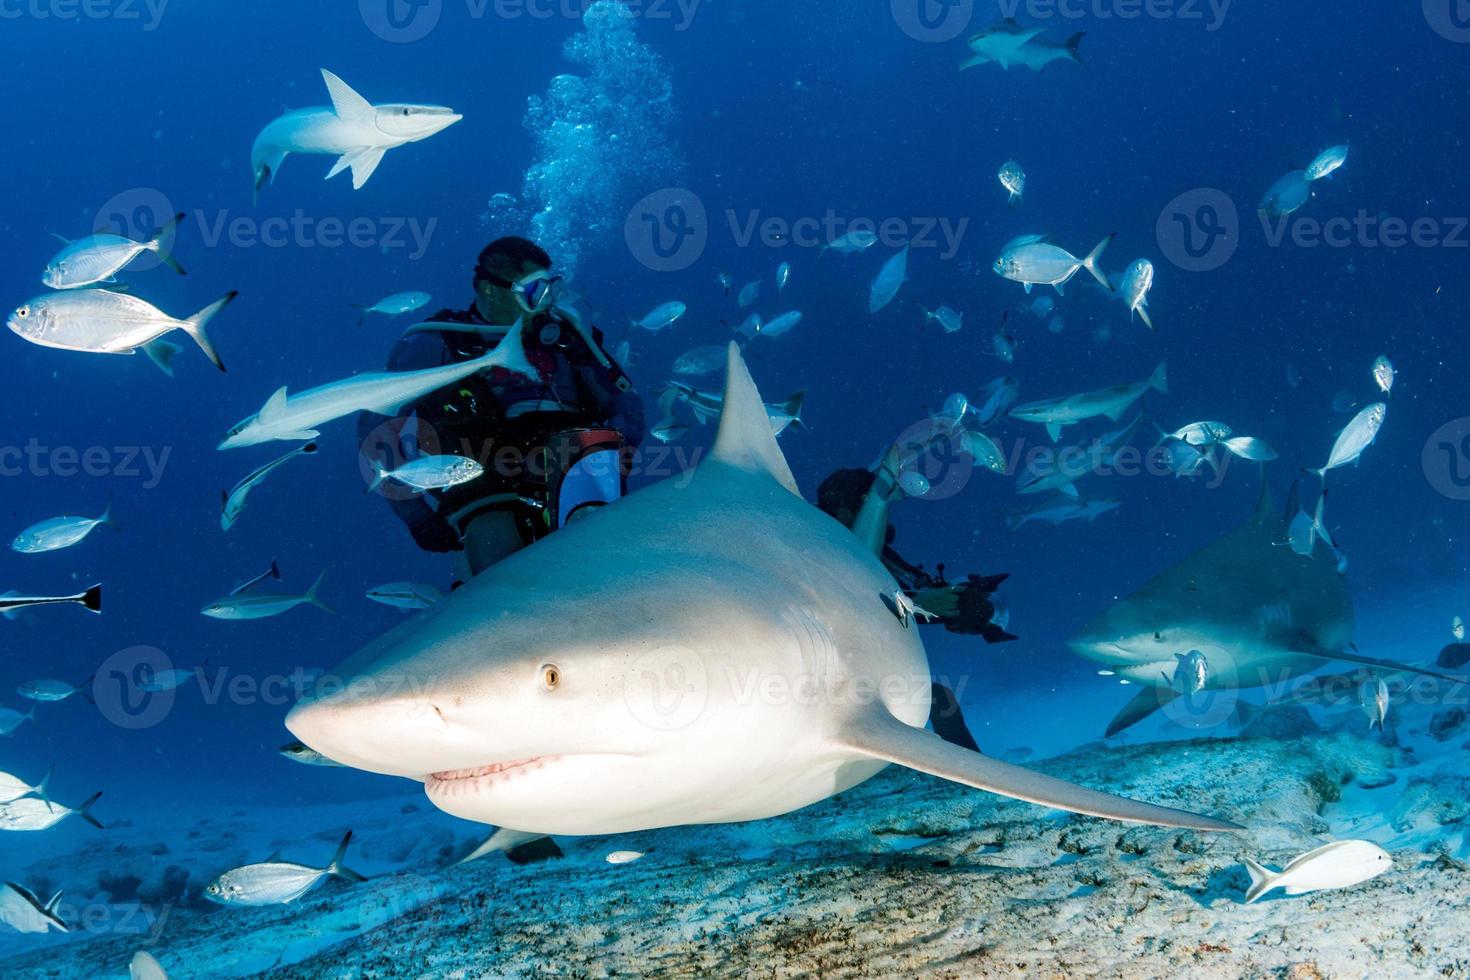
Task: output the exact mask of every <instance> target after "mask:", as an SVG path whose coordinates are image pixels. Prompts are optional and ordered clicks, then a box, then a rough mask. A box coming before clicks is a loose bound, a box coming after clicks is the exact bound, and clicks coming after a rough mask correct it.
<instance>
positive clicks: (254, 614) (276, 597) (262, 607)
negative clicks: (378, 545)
mask: <svg viewBox="0 0 1470 980" xmlns="http://www.w3.org/2000/svg"><path fill="white" fill-rule="evenodd" d="M326 577H327V573H326V572H322V573H321V574H320V575H318V576H317V577H316V581H315V582H313V583H312V586H311V588H309V589H307V590H306V593H305V594H304V595H283V594H279V593H275V592H241V593H239V594H236V595H227V596H225V597H224V598H223V599H216V600H215V601H214V602H211V603H210V604H209V605H207V606H205V607H204V608H203V609H201V610H199V612H200V613H201V614H202V615H205V616H208V617H209V618H210V619H226V620H231V621H239V620H246V619H269V618H270V617H272V616H279V615H281V613H284V612H289V611H291V610H292V609H295V608H296V607H297V606H302V605H311V606H316V607H317V608H318V609H320V610H322V611H323V612H332V609H331V607H329V606H328V605H326V604H325V603H324V602H322V601H321V599H319V598H317V590H318V589H320V588H321V586H322V579H324V578H326Z"/></svg>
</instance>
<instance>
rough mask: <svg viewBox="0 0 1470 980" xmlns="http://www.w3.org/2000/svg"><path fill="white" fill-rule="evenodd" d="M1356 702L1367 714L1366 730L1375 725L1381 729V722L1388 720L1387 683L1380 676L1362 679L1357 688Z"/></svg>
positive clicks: (1371, 728) (1370, 729)
mask: <svg viewBox="0 0 1470 980" xmlns="http://www.w3.org/2000/svg"><path fill="white" fill-rule="evenodd" d="M1358 704H1359V705H1361V706H1362V708H1363V714H1365V715H1367V716H1368V731H1370V732H1371V731H1372V730H1373V729H1374V728H1375V727H1376V728H1377V729H1378V730H1379V731H1380V732H1381V731H1383V723H1384V722H1385V721H1387V720H1388V685H1387V684H1385V683H1384V682H1383V678H1382V677H1370V678H1368V679H1367V680H1365V681H1363V683H1362V685H1361V686H1360V687H1359V688H1358Z"/></svg>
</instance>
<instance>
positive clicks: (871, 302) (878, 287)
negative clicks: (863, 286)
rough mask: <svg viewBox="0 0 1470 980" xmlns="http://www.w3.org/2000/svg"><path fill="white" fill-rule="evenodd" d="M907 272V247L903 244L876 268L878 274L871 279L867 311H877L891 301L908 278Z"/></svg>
mask: <svg viewBox="0 0 1470 980" xmlns="http://www.w3.org/2000/svg"><path fill="white" fill-rule="evenodd" d="M908 274H909V249H908V246H907V245H905V246H904V247H903V250H902V251H900V252H899V253H898V254H897V255H895V256H893V257H892V258H891V259H889V260H888V261H887V262H885V263H883V268H882V269H880V270H878V275H877V276H876V277H875V278H874V279H873V285H872V288H871V289H870V290H869V292H868V312H869V313H877V312H878V311H879V310H881V309H883V307H885V306H887V305H888V304H889V303H891V302H893V297H895V296H897V295H898V291H899V290H900V289H902V288H903V284H904V283H905V282H906V281H907V280H908Z"/></svg>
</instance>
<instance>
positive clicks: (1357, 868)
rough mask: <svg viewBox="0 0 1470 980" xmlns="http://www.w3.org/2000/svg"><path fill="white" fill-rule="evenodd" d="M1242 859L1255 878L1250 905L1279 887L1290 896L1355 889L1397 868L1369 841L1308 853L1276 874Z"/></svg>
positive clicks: (1338, 844) (1247, 895)
mask: <svg viewBox="0 0 1470 980" xmlns="http://www.w3.org/2000/svg"><path fill="white" fill-rule="evenodd" d="M1241 860H1242V861H1243V862H1244V863H1245V868H1246V870H1247V871H1249V872H1250V876H1251V886H1250V888H1249V889H1248V890H1247V891H1246V893H1245V903H1246V904H1247V905H1249V904H1250V903H1252V902H1254V901H1255V900H1256V899H1258V898H1260V897H1261V896H1262V895H1264V894H1266V893H1267V892H1269V891H1272V890H1273V889H1276V888H1284V889H1286V894H1288V895H1305V894H1307V893H1308V892H1317V891H1322V890H1324V889H1329V888H1351V887H1352V886H1353V885H1361V884H1362V883H1363V882H1365V881H1369V880H1371V879H1373V878H1377V877H1378V876H1379V875H1381V874H1383V873H1384V872H1385V871H1388V870H1390V869H1391V868H1393V858H1391V857H1389V856H1388V852H1387V851H1385V850H1384V849H1383V848H1381V847H1379V846H1378V845H1377V844H1374V843H1372V842H1371V841H1365V840H1340V841H1333V842H1332V843H1331V844H1326V845H1324V846H1322V847H1319V848H1317V849H1316V850H1315V851H1308V852H1307V853H1306V854H1303V855H1302V856H1301V857H1299V858H1296V859H1295V860H1293V861H1292V862H1291V863H1290V864H1288V865H1287V866H1286V867H1285V868H1282V869H1281V870H1280V871H1272V870H1271V869H1270V868H1267V867H1265V866H1263V865H1261V864H1259V863H1257V862H1256V861H1253V860H1251V859H1250V858H1242V859H1241Z"/></svg>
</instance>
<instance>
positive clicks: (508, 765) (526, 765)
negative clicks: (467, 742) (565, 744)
mask: <svg viewBox="0 0 1470 980" xmlns="http://www.w3.org/2000/svg"><path fill="white" fill-rule="evenodd" d="M556 759H557V757H556V756H534V757H532V758H530V759H521V760H520V761H519V762H493V763H491V764H490V765H488V766H479V767H477V768H474V769H450V770H446V771H445V772H434V773H430V774H429V775H428V777H427V778H426V779H425V780H424V790H425V791H426V792H429V793H435V792H438V793H450V794H453V793H457V792H478V791H479V790H482V789H485V788H486V787H488V786H491V785H493V784H495V783H497V782H507V781H509V780H511V779H514V778H515V777H517V776H523V775H525V774H526V773H529V772H534V771H536V770H537V769H542V768H544V767H545V766H546V764H547V763H548V762H555V761H556Z"/></svg>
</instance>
